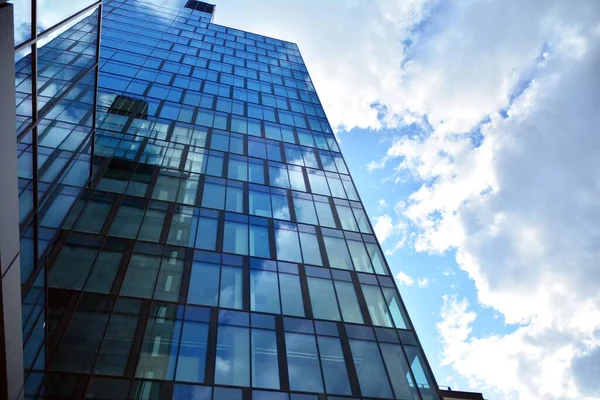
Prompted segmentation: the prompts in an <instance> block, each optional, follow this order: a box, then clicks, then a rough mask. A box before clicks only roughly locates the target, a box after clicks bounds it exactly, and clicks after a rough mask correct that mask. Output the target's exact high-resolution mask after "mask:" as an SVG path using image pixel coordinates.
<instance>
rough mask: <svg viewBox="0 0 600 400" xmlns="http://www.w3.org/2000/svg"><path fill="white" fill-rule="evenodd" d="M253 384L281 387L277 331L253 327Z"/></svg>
mask: <svg viewBox="0 0 600 400" xmlns="http://www.w3.org/2000/svg"><path fill="white" fill-rule="evenodd" d="M252 385H253V386H254V387H260V388H268V389H279V363H278V358H277V340H276V338H275V331H270V330H269V331H268V330H263V329H252Z"/></svg>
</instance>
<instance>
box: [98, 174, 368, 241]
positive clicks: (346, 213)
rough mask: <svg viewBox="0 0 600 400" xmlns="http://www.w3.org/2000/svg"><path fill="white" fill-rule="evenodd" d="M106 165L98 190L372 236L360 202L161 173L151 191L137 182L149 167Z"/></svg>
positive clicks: (141, 205) (138, 201)
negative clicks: (107, 166) (135, 168)
mask: <svg viewBox="0 0 600 400" xmlns="http://www.w3.org/2000/svg"><path fill="white" fill-rule="evenodd" d="M111 165H112V167H109V168H108V169H107V170H106V171H105V172H104V174H103V176H102V178H101V179H100V181H99V182H98V184H97V186H96V189H97V190H101V191H107V192H113V193H121V194H124V193H127V194H129V195H135V196H142V197H149V198H152V199H155V200H162V201H169V202H177V203H183V204H187V205H198V206H201V207H204V208H213V209H217V210H226V211H230V212H236V213H244V214H249V215H255V216H258V217H266V218H275V219H280V220H286V221H290V222H300V223H303V224H311V225H320V226H323V227H327V228H337V229H343V230H346V231H353V232H361V233H369V234H372V233H373V231H372V230H371V227H370V225H369V223H368V219H367V216H366V214H365V212H364V210H363V209H362V207H361V205H360V203H359V202H354V201H350V202H348V201H346V200H341V199H331V200H330V199H329V198H327V197H324V196H320V195H314V196H313V195H310V194H304V193H298V192H291V191H288V190H282V189H277V188H269V187H266V186H261V185H255V184H248V185H245V184H243V183H241V182H237V181H233V180H225V179H220V178H212V177H208V176H207V177H205V178H201V176H199V175H192V176H186V177H179V176H176V175H169V174H160V175H158V178H157V179H156V183H155V184H154V185H153V186H154V187H153V189H151V190H150V189H149V186H148V185H149V184H150V182H146V183H144V182H139V181H140V180H142V181H143V180H146V179H148V180H152V179H153V174H154V172H153V170H152V169H151V168H150V169H149V168H143V167H140V168H138V169H137V170H134V168H133V166H130V165H127V164H121V165H119V164H117V163H115V162H113V163H112V164H111ZM136 171H137V172H136ZM144 173H145V174H146V177H144V175H143V174H144ZM148 192H150V193H151V194H149V193H148ZM124 203H125V204H128V203H130V204H131V205H132V206H131V207H134V205H135V204H137V205H138V207H139V208H140V209H143V208H144V207H146V206H147V204H146V202H145V201H143V200H141V199H134V198H130V197H126V198H125V200H124ZM165 207H167V205H166V204H165Z"/></svg>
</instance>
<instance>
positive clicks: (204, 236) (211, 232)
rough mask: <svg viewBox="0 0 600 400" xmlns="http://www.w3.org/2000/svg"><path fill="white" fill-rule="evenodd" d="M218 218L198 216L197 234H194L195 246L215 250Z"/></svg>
mask: <svg viewBox="0 0 600 400" xmlns="http://www.w3.org/2000/svg"><path fill="white" fill-rule="evenodd" d="M218 225H219V220H217V219H215V218H204V217H200V219H199V222H198V234H197V235H196V247H197V248H199V249H205V250H215V247H216V245H217V229H218Z"/></svg>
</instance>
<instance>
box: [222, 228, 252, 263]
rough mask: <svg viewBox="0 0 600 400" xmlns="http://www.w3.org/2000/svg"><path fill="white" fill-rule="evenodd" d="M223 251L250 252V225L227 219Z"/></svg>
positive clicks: (243, 253) (244, 253) (245, 253)
mask: <svg viewBox="0 0 600 400" xmlns="http://www.w3.org/2000/svg"><path fill="white" fill-rule="evenodd" d="M223 251H224V252H226V253H235V254H242V255H247V254H248V225H247V224H244V223H240V222H234V221H225V233H224V235H223Z"/></svg>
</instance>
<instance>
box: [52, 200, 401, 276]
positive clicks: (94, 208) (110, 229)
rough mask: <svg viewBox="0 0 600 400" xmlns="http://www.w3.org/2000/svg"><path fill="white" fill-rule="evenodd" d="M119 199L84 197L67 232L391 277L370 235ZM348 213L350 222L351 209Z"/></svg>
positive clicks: (69, 217)
mask: <svg viewBox="0 0 600 400" xmlns="http://www.w3.org/2000/svg"><path fill="white" fill-rule="evenodd" d="M115 200H116V198H115V196H114V195H111V194H109V193H102V192H95V193H92V194H88V193H87V192H86V193H84V197H83V198H82V199H81V200H79V201H78V202H77V203H76V204H75V206H74V208H73V209H72V211H71V213H70V214H69V216H68V218H67V220H66V221H65V223H64V225H63V227H64V229H71V228H72V229H73V230H76V231H79V232H87V233H94V234H103V235H104V234H108V235H110V236H115V237H123V238H130V239H138V240H143V241H149V242H155V243H168V244H172V245H179V246H187V247H193V248H199V249H205V250H213V251H223V252H226V253H233V254H240V255H250V256H255V257H262V258H270V259H277V260H283V261H291V262H298V263H302V262H303V263H305V264H312V265H318V266H330V267H332V268H338V269H345V270H356V271H361V272H368V273H377V274H389V272H388V271H387V268H386V267H385V262H384V260H383V256H382V255H381V252H380V251H379V248H378V246H377V244H376V241H375V238H374V236H372V235H365V234H363V235H361V234H358V233H353V232H342V231H339V230H335V229H329V228H320V229H319V228H316V227H314V226H312V225H304V224H293V223H287V222H280V221H273V220H271V219H266V218H260V217H253V216H247V215H241V214H233V213H223V212H219V211H215V210H209V209H204V208H203V209H199V208H193V207H182V206H175V207H173V205H171V206H167V204H166V203H162V202H154V201H153V202H150V203H149V204H148V205H145V202H143V201H142V202H140V201H139V199H134V198H125V199H124V200H123V202H122V203H120V204H119V203H115ZM353 210H354V209H353ZM303 212H304V211H303ZM348 212H349V213H350V214H349V216H348V217H352V212H351V211H350V209H348ZM319 215H320V216H323V215H324V214H323V213H320V214H319Z"/></svg>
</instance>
